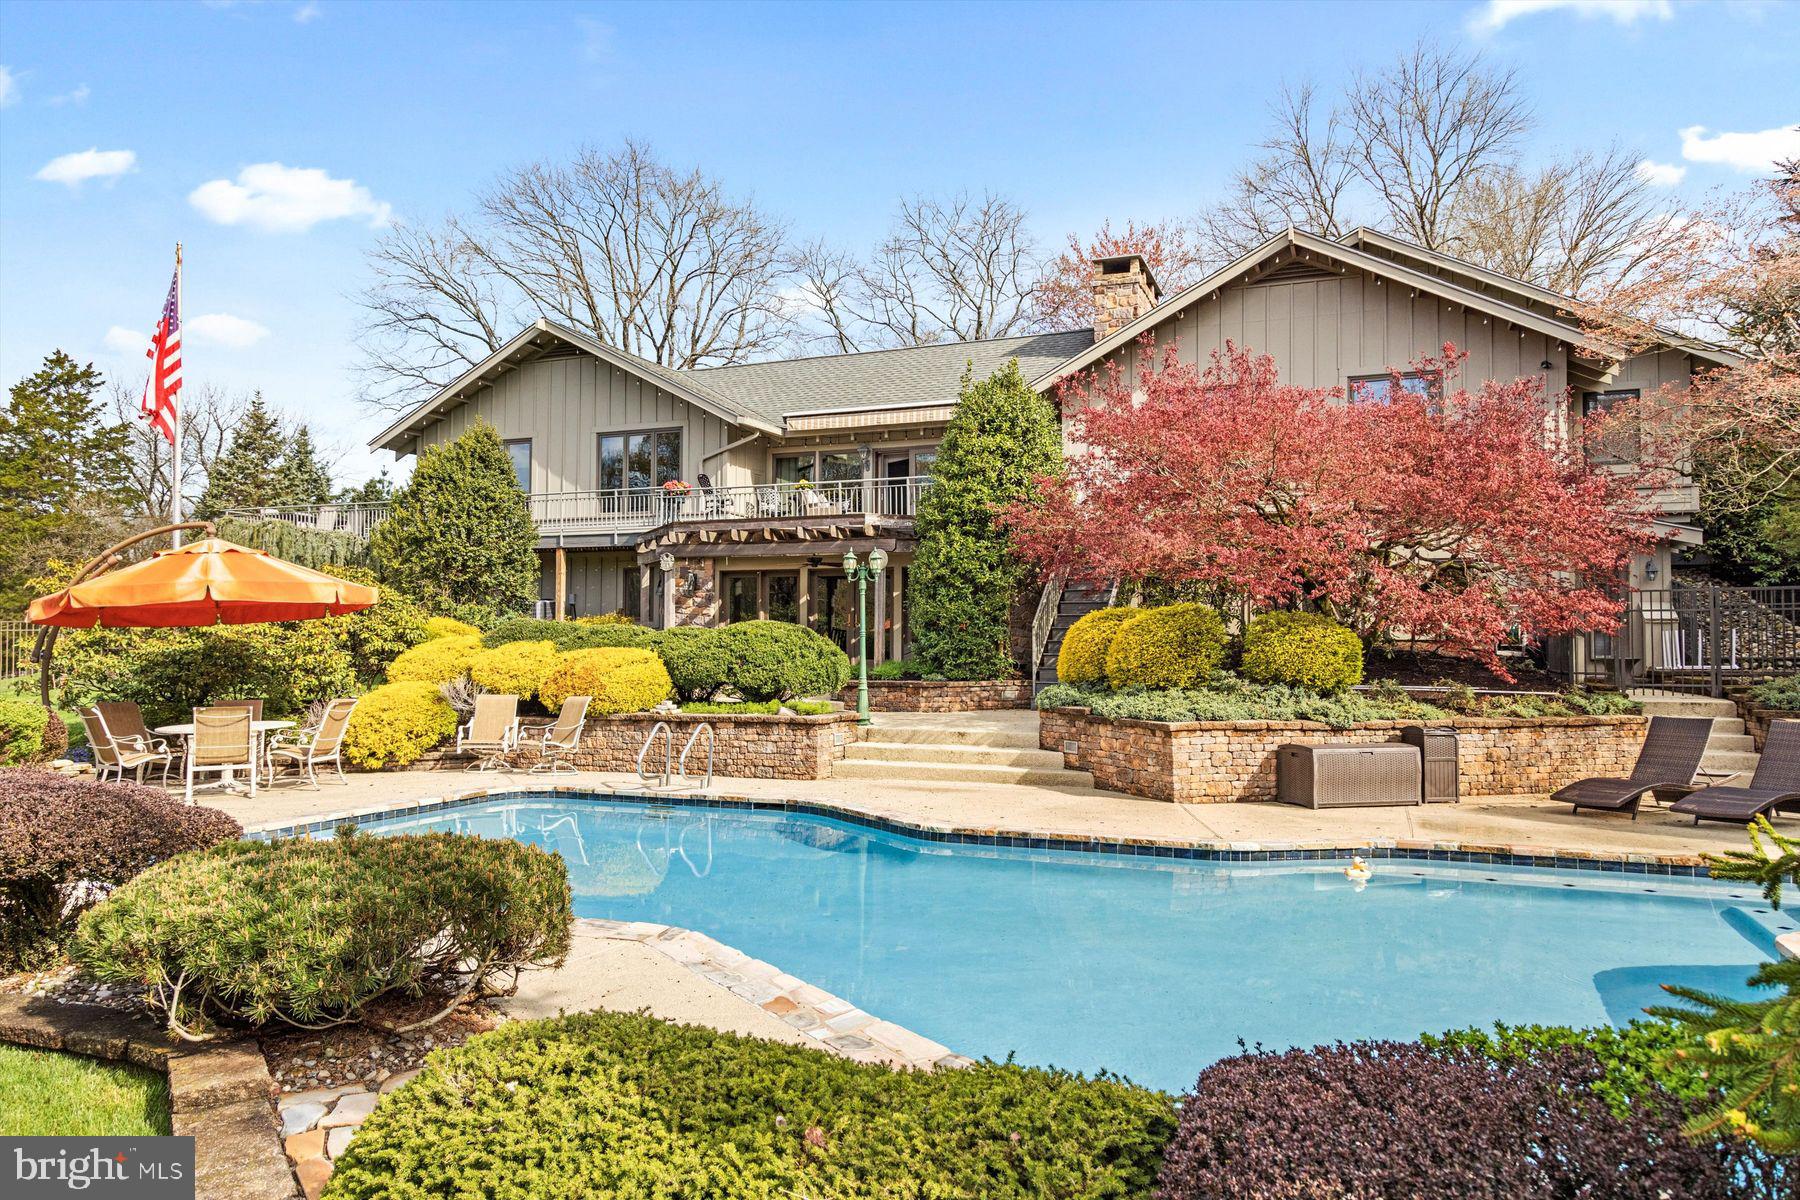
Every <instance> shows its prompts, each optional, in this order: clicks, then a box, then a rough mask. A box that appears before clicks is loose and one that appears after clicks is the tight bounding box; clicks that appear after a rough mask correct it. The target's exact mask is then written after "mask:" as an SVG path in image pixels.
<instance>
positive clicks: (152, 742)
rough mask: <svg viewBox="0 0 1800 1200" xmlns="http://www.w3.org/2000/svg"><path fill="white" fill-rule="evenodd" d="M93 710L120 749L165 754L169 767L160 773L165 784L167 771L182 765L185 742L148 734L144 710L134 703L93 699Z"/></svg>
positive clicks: (185, 749) (185, 750)
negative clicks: (98, 715) (167, 757)
mask: <svg viewBox="0 0 1800 1200" xmlns="http://www.w3.org/2000/svg"><path fill="white" fill-rule="evenodd" d="M94 711H95V712H97V713H99V714H100V719H101V720H102V721H104V722H106V732H107V734H108V735H110V736H111V738H112V740H113V744H114V745H116V746H117V747H119V749H121V750H125V751H136V752H139V753H149V754H166V755H168V756H169V767H168V770H165V771H164V772H163V778H164V780H165V781H166V780H167V778H168V775H169V772H170V771H173V770H174V769H175V768H176V767H178V766H179V765H180V764H181V759H182V756H183V755H184V754H185V753H186V752H187V743H186V742H182V741H175V742H170V741H169V739H168V738H164V737H158V736H157V735H156V734H154V733H151V732H150V727H149V726H148V725H146V724H144V710H143V709H141V708H139V707H138V706H137V705H136V704H135V703H134V702H132V701H130V700H96V701H95V702H94Z"/></svg>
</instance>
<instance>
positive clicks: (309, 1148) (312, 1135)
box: [281, 1129, 325, 1162]
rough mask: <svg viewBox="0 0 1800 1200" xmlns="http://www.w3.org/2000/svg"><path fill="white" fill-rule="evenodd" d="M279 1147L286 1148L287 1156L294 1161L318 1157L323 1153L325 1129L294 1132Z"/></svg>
mask: <svg viewBox="0 0 1800 1200" xmlns="http://www.w3.org/2000/svg"><path fill="white" fill-rule="evenodd" d="M281 1148H282V1149H283V1150H286V1151H287V1156H288V1157H289V1158H291V1159H293V1160H294V1161H295V1162H299V1161H300V1160H301V1159H304V1158H318V1157H319V1156H320V1155H322V1154H324V1153H325V1131H324V1130H323V1129H309V1130H307V1131H306V1132H305V1133H296V1134H295V1135H294V1136H293V1137H290V1138H288V1139H287V1140H286V1141H284V1142H282V1144H281Z"/></svg>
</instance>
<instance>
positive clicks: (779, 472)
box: [775, 454, 813, 483]
mask: <svg viewBox="0 0 1800 1200" xmlns="http://www.w3.org/2000/svg"><path fill="white" fill-rule="evenodd" d="M812 477H813V456H812V455H810V454H784V455H782V456H780V457H779V458H777V459H776V460H775V480H776V482H777V483H799V482H800V481H801V480H802V479H804V480H806V482H808V483H811V482H812Z"/></svg>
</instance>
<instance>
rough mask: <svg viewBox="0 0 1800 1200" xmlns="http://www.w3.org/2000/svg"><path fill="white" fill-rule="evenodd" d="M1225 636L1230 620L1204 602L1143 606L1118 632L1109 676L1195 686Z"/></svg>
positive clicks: (1116, 682) (1118, 680) (1132, 683)
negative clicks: (1222, 617) (1220, 616)
mask: <svg viewBox="0 0 1800 1200" xmlns="http://www.w3.org/2000/svg"><path fill="white" fill-rule="evenodd" d="M1225 642H1226V638H1225V622H1224V621H1222V620H1220V619H1219V614H1218V613H1216V612H1214V611H1213V610H1212V609H1210V608H1208V607H1207V606H1206V605H1204V604H1195V603H1192V602H1184V603H1180V604H1164V605H1162V606H1160V607H1158V608H1146V609H1140V610H1139V611H1138V615H1137V616H1135V617H1129V618H1127V619H1126V621H1125V622H1124V623H1123V624H1122V625H1120V626H1119V627H1118V631H1117V632H1116V633H1114V634H1113V638H1112V644H1111V645H1110V646H1108V647H1107V650H1106V680H1107V682H1108V683H1110V684H1112V685H1113V686H1114V687H1116V688H1123V687H1153V688H1169V687H1192V686H1193V685H1194V684H1196V683H1199V682H1200V681H1202V680H1204V679H1205V678H1206V677H1207V676H1209V675H1211V674H1212V673H1213V672H1214V671H1215V670H1217V669H1218V666H1219V663H1220V661H1221V660H1223V659H1224V657H1225ZM1059 657H1060V656H1059Z"/></svg>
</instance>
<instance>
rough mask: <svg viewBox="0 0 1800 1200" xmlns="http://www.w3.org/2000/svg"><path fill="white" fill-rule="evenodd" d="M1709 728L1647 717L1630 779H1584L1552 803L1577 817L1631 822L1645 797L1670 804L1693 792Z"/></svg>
mask: <svg viewBox="0 0 1800 1200" xmlns="http://www.w3.org/2000/svg"><path fill="white" fill-rule="evenodd" d="M1712 725H1713V723H1712V718H1711V717H1651V718H1650V730H1649V732H1648V733H1646V734H1645V735H1644V747H1643V749H1641V750H1639V751H1638V758H1637V764H1636V765H1635V766H1633V767H1632V768H1631V778H1630V779H1605V778H1595V779H1582V780H1578V781H1576V782H1575V783H1571V784H1570V785H1569V786H1568V787H1566V788H1563V789H1562V790H1561V791H1559V792H1557V793H1556V794H1555V795H1553V796H1551V797H1550V798H1551V799H1552V800H1560V801H1562V802H1563V803H1564V804H1571V805H1573V806H1574V808H1575V811H1576V812H1580V811H1581V810H1582V809H1584V808H1595V809H1600V810H1601V811H1603V812H1628V813H1630V814H1631V819H1632V820H1634V821H1635V820H1637V815H1638V802H1639V801H1641V800H1642V799H1643V798H1644V793H1645V792H1654V793H1656V795H1657V797H1658V798H1659V799H1673V798H1675V797H1678V796H1685V795H1687V794H1688V793H1689V792H1691V791H1693V790H1694V787H1693V783H1694V772H1696V771H1698V770H1699V769H1700V758H1701V756H1702V755H1704V754H1705V753H1706V743H1707V739H1709V738H1711V737H1712Z"/></svg>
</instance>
